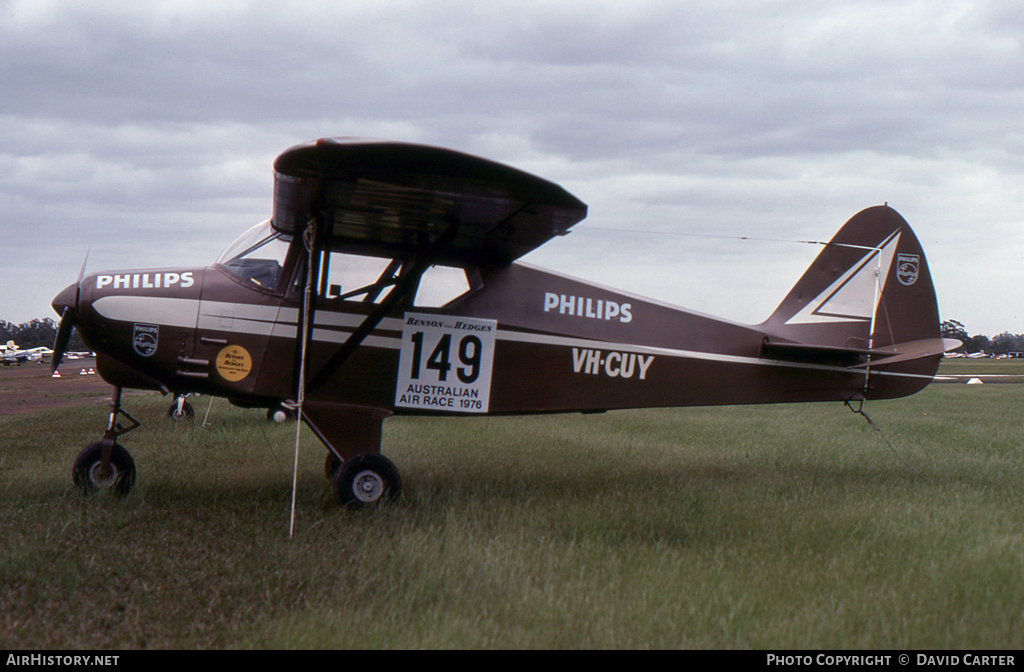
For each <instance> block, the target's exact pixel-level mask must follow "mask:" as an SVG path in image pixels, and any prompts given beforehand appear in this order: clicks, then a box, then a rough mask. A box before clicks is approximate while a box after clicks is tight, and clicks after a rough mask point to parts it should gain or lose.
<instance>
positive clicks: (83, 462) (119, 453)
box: [71, 441, 135, 497]
mask: <svg viewBox="0 0 1024 672" xmlns="http://www.w3.org/2000/svg"><path fill="white" fill-rule="evenodd" d="M71 478H72V480H74V482H75V486H77V487H78V489H79V490H81V491H82V494H86V495H87V494H89V493H90V492H93V491H97V490H99V491H103V490H107V491H110V492H112V493H114V494H115V495H117V496H118V497H125V496H127V495H128V493H129V492H130V491H131V489H132V486H133V485H135V460H133V459H132V455H131V453H129V452H128V451H127V450H125V449H124V447H123V446H122V445H121V444H118V443H115V444H114V445H113V447H112V448H111V451H110V462H109V464H108V465H107V470H106V473H104V469H103V442H102V441H97V442H96V443H91V444H89V445H88V446H86V447H85V448H83V449H82V450H81V452H80V453H78V456H77V457H76V458H75V463H74V465H73V466H72V467H71Z"/></svg>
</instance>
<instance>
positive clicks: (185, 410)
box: [167, 401, 195, 422]
mask: <svg viewBox="0 0 1024 672" xmlns="http://www.w3.org/2000/svg"><path fill="white" fill-rule="evenodd" d="M194 416H195V411H193V410H192V404H190V403H188V402H187V401H181V402H177V401H175V402H174V403H173V404H171V407H170V408H168V409H167V417H168V418H170V419H171V420H174V421H175V422H177V421H178V420H191V419H192V418H193V417H194Z"/></svg>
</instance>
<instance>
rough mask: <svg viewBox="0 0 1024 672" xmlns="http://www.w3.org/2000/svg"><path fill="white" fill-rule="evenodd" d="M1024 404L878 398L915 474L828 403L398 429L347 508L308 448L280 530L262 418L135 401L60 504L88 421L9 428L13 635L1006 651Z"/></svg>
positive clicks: (15, 639)
mask: <svg viewBox="0 0 1024 672" xmlns="http://www.w3.org/2000/svg"><path fill="white" fill-rule="evenodd" d="M1020 389H1022V388H1020V387H1019V386H1015V385H1002V386H993V385H988V386H971V387H968V386H966V385H941V386H940V385H936V386H932V387H930V388H929V389H928V390H926V391H925V392H923V393H921V394H919V395H916V396H914V397H911V398H909V399H906V400H899V401H893V402H884V403H881V402H880V403H876V404H868V405H867V406H866V409H865V410H866V411H867V412H868V413H869V414H870V415H871V418H872V419H873V420H874V422H875V423H876V424H877V425H878V426H880V427H881V428H882V429H883V430H884V432H885V435H886V437H887V438H888V439H889V441H890V442H891V444H892V446H893V448H894V449H895V450H896V451H897V452H898V453H899V454H900V455H901V456H902V457H903V458H904V459H906V460H907V461H908V462H910V463H911V464H912V465H914V467H915V468H917V469H918V470H919V471H920V472H921V473H922V474H923V475H924V477H922V476H919V475H918V474H917V473H915V472H914V471H912V470H911V469H909V468H908V467H907V466H905V465H904V464H903V463H902V462H900V461H899V460H898V459H897V458H896V456H894V455H893V453H892V452H890V449H889V447H888V446H887V445H886V443H885V442H884V440H883V439H882V437H881V436H879V434H878V433H877V432H875V431H874V430H872V429H871V428H870V427H869V426H868V425H867V423H866V422H865V421H864V419H863V418H860V417H858V416H855V415H853V414H851V413H850V412H848V411H847V410H846V409H844V408H843V407H842V406H840V405H792V406H761V407H747V408H736V407H732V408H711V409H676V410H653V411H629V412H617V413H608V414H605V415H600V416H576V415H570V416H551V417H532V418H466V419H406V418H393V419H391V420H389V421H388V422H387V423H386V424H385V439H384V444H385V453H386V454H388V455H389V456H390V457H391V458H392V459H393V460H394V461H395V463H396V464H397V465H398V466H399V468H400V469H401V471H402V475H403V479H404V485H405V490H404V496H403V499H402V501H401V502H399V503H397V504H395V505H392V506H387V507H385V508H382V509H378V510H373V511H358V512H354V511H347V510H344V509H342V508H340V507H339V506H338V505H337V504H335V503H334V499H333V496H332V495H331V493H330V489H329V487H328V486H327V482H326V480H325V479H324V477H323V470H322V463H323V456H324V452H323V449H322V448H321V447H319V445H318V444H316V443H315V441H313V440H312V439H311V438H310V436H309V433H308V432H306V433H305V434H304V436H305V439H304V444H303V447H302V452H301V456H302V459H301V465H300V479H299V500H298V521H297V533H296V536H295V538H294V539H291V540H289V539H288V537H287V529H288V514H289V511H288V507H289V499H290V485H291V460H292V452H291V451H292V445H291V443H292V442H293V439H294V428H293V427H292V426H274V425H269V424H268V423H266V422H265V421H264V420H263V419H262V414H261V413H259V412H256V411H242V410H238V409H233V408H229V407H227V405H226V403H225V402H223V401H220V400H218V401H216V402H215V403H214V406H213V410H212V413H211V418H212V424H211V425H210V426H208V427H207V428H202V427H201V426H200V422H198V421H197V422H196V423H194V424H193V425H192V426H189V427H180V426H172V425H170V424H169V422H168V421H167V420H166V419H164V418H163V411H164V410H165V402H164V401H162V400H160V399H159V398H156V397H139V398H133V399H132V400H131V401H130V406H129V409H130V410H131V412H132V413H133V414H134V415H136V416H137V417H139V418H140V419H141V420H143V422H144V423H145V424H144V426H143V428H142V429H140V430H138V431H137V432H135V433H133V434H130V435H128V436H126V437H125V438H124V441H123V443H124V444H125V445H126V447H128V448H129V449H130V450H131V451H132V453H133V455H134V457H135V460H136V464H137V465H138V468H139V482H138V485H137V487H136V490H135V491H134V492H133V493H132V495H131V497H129V499H128V500H127V501H124V502H120V501H117V500H114V499H112V498H109V497H93V498H89V499H83V498H82V497H81V496H79V495H78V493H77V492H75V491H72V490H71V489H70V476H69V470H70V463H71V460H72V458H73V456H74V454H75V453H76V452H77V450H78V449H79V448H80V447H81V446H82V445H84V444H85V443H88V442H91V441H93V440H95V439H96V438H98V436H99V434H100V431H101V429H102V427H103V425H104V423H105V412H104V410H103V409H81V408H77V409H64V410H62V411H59V412H50V413H47V414H43V415H32V416H14V417H7V418H0V432H2V435H3V436H4V437H5V446H4V448H3V449H2V450H0V482H2V485H3V488H2V492H0V498H2V501H3V505H2V507H0V538H2V542H0V647H4V648H8V647H70V648H93V647H96V648H109V647H154V648H155V647H174V648H192V647H204V648H205V647H258V648H266V647H281V648H295V647H302V648H309V647H374V648H376V647H380V648H390V647H394V648H410V647H516V648H527V647H558V648H562V647H587V648H594V647H609V648H627V647H628V648H645V647H652V648H670V647H699V648H748V647H749V648H795V647H814V648H824V647H830V648H831V647H836V648H1016V647H1019V646H1021V644H1022V643H1024V635H1022V634H1021V633H1022V632H1024V622H1022V621H1024V616H1022V612H1021V609H1020V605H1021V604H1022V603H1024V560H1022V558H1024V531H1022V529H1024V525H1022V524H1024V506H1022V503H1021V502H1022V497H1021V495H1022V494H1024V493H1022V485H1021V475H1022V452H1021V444H1022V439H1024V429H1022V427H1021V423H1020V417H1021V412H1022V411H1024V402H1022V399H1021V393H1020V392H1019V390H1020ZM204 412H205V403H203V402H201V403H199V404H198V405H197V416H198V417H199V418H201V417H202V415H203V413H204ZM926 479H927V480H926Z"/></svg>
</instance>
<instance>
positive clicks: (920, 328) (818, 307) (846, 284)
mask: <svg viewBox="0 0 1024 672" xmlns="http://www.w3.org/2000/svg"><path fill="white" fill-rule="evenodd" d="M761 327H762V329H764V331H765V332H766V333H768V334H770V336H769V337H768V338H767V339H766V342H765V350H766V352H765V355H766V356H778V357H781V358H784V359H797V360H805V361H819V362H820V361H823V360H827V361H830V362H831V363H836V364H841V365H844V366H848V367H850V368H865V369H868V368H870V369H871V370H875V369H876V368H878V367H883V368H885V367H888V368H889V369H892V368H893V367H895V368H897V369H899V370H900V371H905V372H908V373H913V374H916V375H915V377H917V376H924V377H928V378H930V376H932V375H933V374H934V373H935V370H936V369H937V368H938V361H939V355H941V354H942V353H943V352H944V351H945V350H947V349H950V348H952V347H956V345H958V342H953V341H944V340H943V339H942V337H941V335H940V331H939V308H938V303H937V302H936V300H935V287H934V286H933V285H932V277H931V272H930V271H929V269H928V262H927V260H926V259H925V256H924V250H922V249H921V243H920V242H919V241H918V239H917V236H916V235H914V232H913V231H912V230H911V228H910V225H909V224H907V222H906V220H904V219H903V217H901V216H900V215H899V213H897V212H896V211H895V210H893V209H892V208H890V207H888V206H876V207H872V208H868V209H866V210H862V211H861V212H859V213H857V214H856V215H854V216H853V217H851V218H850V220H849V221H848V222H846V224H845V225H843V228H841V229H840V230H839V232H838V233H837V234H836V235H835V237H834V238H832V240H831V241H829V243H827V244H826V246H825V249H824V250H822V252H821V254H819V255H818V257H817V258H816V259H815V260H814V263H812V264H811V266H810V268H808V269H807V272H805V273H804V275H803V277H801V278H800V280H799V282H797V283H796V285H795V286H794V287H793V289H792V290H791V291H790V292H789V294H788V295H787V296H786V298H785V299H783V301H782V303H781V304H780V305H779V307H778V308H777V309H776V310H775V312H774V313H773V314H772V315H771V317H769V318H768V319H767V320H766V321H765V322H764V323H763V324H762V325H761ZM911 362H916V363H915V364H910V363H911ZM926 384H927V381H924V382H923V383H922V384H920V385H918V386H917V387H916V389H914V390H912V391H916V390H917V389H920V388H921V387H924V385H926ZM909 393H910V391H904V392H902V394H909ZM872 396H901V394H884V395H872Z"/></svg>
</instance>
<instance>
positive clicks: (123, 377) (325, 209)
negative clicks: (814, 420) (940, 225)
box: [53, 138, 960, 506]
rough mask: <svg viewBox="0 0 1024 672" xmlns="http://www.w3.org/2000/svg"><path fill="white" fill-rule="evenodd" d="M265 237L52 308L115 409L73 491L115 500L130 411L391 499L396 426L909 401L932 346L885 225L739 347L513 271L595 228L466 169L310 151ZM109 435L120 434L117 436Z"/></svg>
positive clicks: (414, 155) (696, 317) (551, 277)
mask: <svg viewBox="0 0 1024 672" xmlns="http://www.w3.org/2000/svg"><path fill="white" fill-rule="evenodd" d="M274 170H275V186H274V204H273V212H272V217H271V218H270V219H269V220H267V221H265V222H263V223H262V224H259V225H257V226H255V227H253V228H252V229H250V230H249V231H247V232H246V233H245V234H244V235H242V236H241V237H240V238H239V239H238V240H236V241H235V242H234V243H233V244H232V245H231V246H229V247H228V248H227V250H226V251H225V252H224V253H223V255H222V256H221V257H220V258H219V259H218V261H217V262H216V263H215V264H214V265H212V266H207V267H190V268H165V269H155V270H120V271H106V272H102V273H93V274H90V275H87V276H85V275H84V268H83V273H82V274H80V276H79V280H78V281H77V282H76V283H74V284H72V285H70V286H69V287H67V288H66V289H65V290H63V291H62V292H61V293H60V294H59V295H58V296H57V297H56V298H55V299H54V301H53V307H54V309H55V310H56V311H57V312H58V313H59V314H60V315H61V322H60V327H59V329H58V334H57V339H56V342H55V346H54V350H55V353H54V357H53V366H54V368H56V367H57V366H58V365H59V364H60V361H61V358H62V355H63V352H64V350H65V349H66V346H67V343H68V338H69V335H70V332H71V329H72V327H73V326H77V327H78V329H79V332H80V333H81V336H82V339H83V340H84V341H85V343H86V344H88V346H89V347H90V348H92V349H93V350H95V352H96V368H97V369H98V371H99V373H100V375H102V376H103V378H104V379H105V380H106V381H107V382H109V383H110V384H111V385H113V386H114V391H113V395H112V401H111V412H110V416H109V421H108V424H107V428H106V431H105V432H104V434H103V438H102V440H100V441H98V442H95V443H92V444H90V445H88V446H86V447H85V448H84V449H83V450H82V451H81V452H80V453H79V454H78V456H77V458H76V459H75V461H74V465H73V469H72V472H73V478H74V481H75V483H76V484H77V485H78V486H79V487H80V488H82V489H83V490H85V491H89V490H91V489H100V488H109V489H112V490H113V491H114V492H116V493H118V494H121V495H124V494H127V493H128V491H129V490H130V488H131V487H132V484H133V483H134V481H135V465H134V461H133V459H132V457H131V455H130V454H129V453H128V451H127V450H126V449H125V448H124V447H123V446H122V445H121V444H120V443H119V442H118V441H119V439H120V437H122V436H123V435H124V434H126V433H127V432H129V431H132V430H134V429H135V428H137V427H138V426H139V423H138V422H137V421H136V420H135V419H134V418H133V417H132V416H131V415H130V414H129V413H128V412H127V411H126V410H125V409H124V408H123V407H122V403H121V400H122V396H121V393H122V390H123V389H124V388H141V389H151V390H160V391H162V392H164V393H171V394H175V395H177V396H181V395H184V394H188V393H201V394H209V395H216V396H220V397H226V398H228V399H229V400H231V401H232V402H233V403H235V404H237V405H241V406H252V407H262V408H271V409H273V408H277V407H279V406H281V405H284V407H286V408H289V409H297V410H298V414H299V417H300V418H301V420H302V421H303V422H304V423H305V424H306V425H308V427H310V428H311V429H312V431H313V432H314V434H315V435H316V436H317V437H318V438H319V439H320V440H321V441H322V442H323V444H324V446H325V447H326V448H327V451H328V453H327V460H326V465H325V469H326V471H327V473H328V476H329V477H330V478H332V483H333V488H334V491H335V493H336V495H337V497H338V498H339V499H340V500H341V501H342V502H344V503H346V504H353V505H355V506H360V505H368V504H373V503H376V502H379V501H384V500H387V499H393V498H394V497H396V496H397V495H398V493H399V491H400V489H401V479H400V476H399V472H398V470H397V468H396V467H395V465H394V464H393V463H392V462H391V461H390V460H388V459H387V458H385V457H383V456H382V455H381V454H380V445H381V428H382V424H383V422H384V420H385V418H387V417H388V416H391V415H393V414H400V415H455V416H476V415H485V414H490V415H514V414H539V413H570V412H582V413H597V412H603V411H608V410H612V409H625V408H642V407H669V406H700V405H722V404H760V403H777V402H810V401H858V400H865V399H887V398H894V397H902V396H905V395H909V394H913V393H915V392H917V391H919V390H921V389H923V388H924V387H925V386H926V385H928V383H929V382H930V381H931V380H932V377H933V375H934V373H935V371H936V369H937V367H938V363H939V359H940V358H941V356H942V354H943V353H944V352H945V351H947V350H950V349H952V348H955V347H958V346H959V345H960V343H959V341H953V340H949V339H943V338H942V337H941V336H940V332H939V316H938V308H937V305H936V300H935V291H934V289H933V286H932V279H931V275H930V272H929V269H928V264H927V262H926V260H925V255H924V252H923V251H922V249H921V245H920V244H919V242H918V240H917V237H916V236H915V235H914V233H913V231H911V229H910V226H909V225H908V224H907V223H906V221H904V219H903V218H902V217H901V216H900V215H899V214H898V213H897V212H896V211H895V210H893V209H892V208H889V207H887V206H877V207H871V208H868V209H866V210H863V211H862V212H860V213H858V214H857V215H855V216H854V217H853V218H851V219H850V220H849V221H848V222H847V223H846V224H845V225H844V226H843V227H842V229H840V231H839V232H838V233H837V234H836V235H835V237H834V238H833V239H832V240H831V242H829V243H827V244H825V246H824V249H823V250H822V252H821V253H820V254H819V256H818V257H817V258H816V259H815V261H814V262H813V263H812V265H811V266H810V268H809V269H808V270H807V272H806V273H805V274H804V275H803V277H801V278H800V280H799V281H798V282H797V283H796V285H795V286H794V287H793V289H792V290H791V291H790V292H789V294H788V295H787V296H786V297H785V298H784V299H783V301H782V303H781V304H780V305H779V307H778V308H777V309H776V310H775V312H774V313H772V315H771V316H770V317H769V318H768V319H767V320H766V321H765V322H763V323H762V324H759V325H745V324H738V323H735V322H731V321H726V320H720V319H716V318H713V317H710V316H707V315H703V314H699V313H695V312H690V311H687V310H683V309H680V308H676V307H673V306H670V305H666V304H664V303H660V302H657V301H653V300H649V299H645V298H642V297H639V296H635V295H633V294H629V293H626V292H623V291H618V290H615V289H611V288H608V287H604V286H601V285H597V284H593V283H590V282H586V281H583V280H579V279H575V278H572V277H569V276H566V275H562V274H559V273H553V272H550V271H546V270H543V269H541V268H537V267H535V266H532V265H530V264H527V263H523V262H519V261H517V259H519V258H520V257H522V256H523V255H525V254H527V253H528V252H530V251H531V250H534V249H536V248H537V247H539V246H540V245H542V244H544V243H545V242H547V241H548V240H550V239H551V238H552V237H554V236H563V235H565V234H567V233H569V231H570V229H571V227H572V226H573V225H575V224H577V223H578V222H580V221H581V220H582V219H583V218H584V217H585V216H586V214H587V206H586V205H585V204H584V203H582V202H581V201H580V200H579V199H577V198H576V197H574V196H573V195H571V194H569V193H568V192H567V191H566V190H564V189H563V188H562V187H560V186H558V185H556V184H553V183H551V182H548V181H546V180H543V179H541V178H539V177H536V176H533V175H530V174H527V173H525V172H522V171H520V170H517V169H515V168H512V167H509V166H506V165H503V164H500V163H496V162H493V161H490V160H486V159H482V158H478V157H475V156H470V155H467V154H463V153H460V152H457V151H453V150H449V149H443V148H438V147H430V146H424V145H416V144H409V143H400V142H389V141H377V140H362V139H352V138H339V139H322V140H318V141H316V142H313V143H309V144H304V145H299V146H296V147H293V148H291V149H289V150H287V151H285V152H284V153H283V154H281V155H280V156H279V157H278V158H277V159H276V161H275V163H274ZM122 420H123V421H124V422H125V423H126V425H122Z"/></svg>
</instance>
